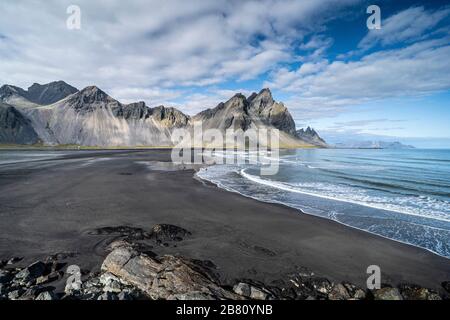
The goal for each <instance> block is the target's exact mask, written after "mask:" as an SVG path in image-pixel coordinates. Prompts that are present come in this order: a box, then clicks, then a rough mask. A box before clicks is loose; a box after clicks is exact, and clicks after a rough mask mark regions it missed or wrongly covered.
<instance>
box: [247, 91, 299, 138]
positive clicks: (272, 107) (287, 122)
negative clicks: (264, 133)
mask: <svg viewBox="0 0 450 320" xmlns="http://www.w3.org/2000/svg"><path fill="white" fill-rule="evenodd" d="M247 102H248V104H249V108H248V109H249V113H250V114H251V116H252V118H253V119H256V121H258V120H259V121H261V122H263V123H265V124H267V125H269V126H273V127H275V128H277V129H278V130H281V131H283V132H286V133H288V134H290V135H293V136H295V135H296V132H295V122H294V119H293V118H292V116H291V114H290V113H289V111H288V109H287V108H286V107H285V106H284V104H283V103H281V102H275V101H274V100H273V97H272V93H271V92H270V89H268V88H266V89H263V90H261V92H259V94H256V93H253V94H252V95H251V96H250V97H249V98H248V99H247Z"/></svg>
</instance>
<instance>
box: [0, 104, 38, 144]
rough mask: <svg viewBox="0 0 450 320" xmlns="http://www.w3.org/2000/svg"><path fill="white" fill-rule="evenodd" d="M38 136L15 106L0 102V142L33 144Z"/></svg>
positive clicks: (36, 141) (29, 122)
mask: <svg viewBox="0 0 450 320" xmlns="http://www.w3.org/2000/svg"><path fill="white" fill-rule="evenodd" d="M38 142H40V139H39V136H38V135H37V133H36V131H35V130H34V129H33V126H32V125H31V121H30V120H28V119H26V118H25V117H24V116H23V115H22V114H21V113H20V112H19V111H18V110H17V109H16V108H14V107H13V106H10V105H8V104H5V103H0V143H1V144H35V143H38Z"/></svg>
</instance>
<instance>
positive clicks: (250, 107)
mask: <svg viewBox="0 0 450 320" xmlns="http://www.w3.org/2000/svg"><path fill="white" fill-rule="evenodd" d="M192 120H193V125H196V124H200V123H201V125H202V128H203V130H207V129H218V130H219V131H220V132H221V133H222V134H223V135H224V136H225V133H226V131H227V130H230V129H231V130H234V131H238V132H239V134H238V135H237V136H238V139H241V141H245V140H244V139H245V136H248V134H247V133H248V132H249V131H248V130H249V129H254V130H258V129H273V128H276V129H279V130H280V132H279V133H280V139H279V144H280V147H282V148H296V147H305V146H310V144H308V143H307V142H305V141H303V140H301V139H299V138H298V137H297V136H296V135H295V122H294V120H293V119H292V116H291V115H290V113H289V111H288V110H287V108H286V107H285V106H284V105H283V104H282V103H277V102H275V101H274V100H273V98H272V93H271V92H270V90H269V89H263V90H261V91H260V92H259V93H258V94H257V93H253V94H252V95H251V96H250V97H249V98H246V97H245V96H244V95H242V94H240V93H238V94H236V95H234V96H233V97H232V98H231V99H230V100H228V101H227V102H225V103H220V104H219V105H218V106H217V107H215V108H213V109H207V110H205V111H202V112H200V113H199V114H197V115H196V116H194V117H193V118H192ZM236 134H237V133H236ZM259 142H260V143H262V141H259ZM207 146H208V147H220V145H215V144H214V143H211V144H208V145H207Z"/></svg>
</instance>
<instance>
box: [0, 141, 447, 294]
mask: <svg viewBox="0 0 450 320" xmlns="http://www.w3.org/2000/svg"><path fill="white" fill-rule="evenodd" d="M1 152H2V151H0V157H1ZM167 161H170V151H168V150H148V151H145V150H142V151H103V152H100V151H90V152H88V151H83V152H78V153H73V154H70V155H68V156H64V157H62V158H59V159H55V160H44V161H35V162H23V163H16V164H8V165H0V219H1V223H0V259H8V258H10V257H16V256H20V257H24V260H23V261H22V262H21V263H23V264H24V265H25V264H27V263H29V262H33V261H34V260H36V259H43V258H44V257H46V256H48V255H50V254H55V253H59V252H69V253H73V257H72V258H70V261H71V262H73V263H76V264H78V265H79V266H81V267H82V268H83V269H87V270H96V269H98V268H99V267H100V264H101V262H102V261H103V259H104V257H105V255H106V252H105V247H106V245H107V244H108V243H109V242H110V241H112V239H113V236H107V235H92V234H91V232H92V230H94V229H96V228H100V227H107V226H108V227H114V226H132V227H138V228H143V229H150V228H151V227H152V226H153V225H154V224H158V223H167V224H174V225H177V226H180V227H183V228H185V229H187V230H189V231H191V232H192V236H190V237H189V238H188V239H186V240H184V241H183V242H180V243H179V244H178V245H177V246H176V247H167V248H166V247H157V248H155V252H156V253H158V254H163V253H171V254H180V255H183V256H186V257H190V258H195V259H202V260H211V261H212V262H213V263H214V264H215V265H216V266H217V267H218V270H217V271H218V273H219V274H220V276H221V280H222V282H223V284H232V283H233V282H234V280H235V279H241V278H249V279H254V280H260V281H263V282H265V283H269V282H271V281H273V280H277V279H280V278H283V277H284V276H285V275H286V274H289V273H291V272H294V271H295V270H296V269H298V268H300V267H306V268H308V269H310V270H312V271H314V273H315V274H317V275H321V276H324V277H327V278H329V279H330V280H334V281H349V282H353V283H356V284H359V285H361V286H364V285H365V282H366V279H367V276H368V275H367V274H366V269H367V267H368V266H369V265H374V264H375V265H378V266H380V268H381V271H382V282H384V283H391V284H398V283H402V282H408V283H415V284H418V285H421V286H425V287H429V288H432V289H439V290H440V283H441V282H442V281H445V280H449V279H450V260H449V259H446V258H443V257H439V256H437V255H435V254H433V253H431V252H428V251H426V250H422V249H420V248H416V247H412V246H409V245H405V244H401V243H398V242H394V241H391V240H388V239H385V238H382V237H378V236H375V235H372V234H369V233H366V232H363V231H359V230H356V229H352V228H349V227H346V226H344V225H341V224H338V223H336V222H333V221H330V220H326V219H322V218H318V217H314V216H310V215H306V214H302V213H300V212H299V211H297V210H294V209H291V208H288V207H284V206H282V205H277V204H267V203H261V202H258V201H256V200H253V199H249V198H245V197H243V196H240V195H238V194H234V193H230V192H227V191H224V190H221V189H219V188H217V187H215V186H213V185H211V184H208V183H204V182H202V181H199V180H198V179H195V178H193V176H194V171H193V170H191V169H189V168H186V169H185V170H175V169H176V168H172V167H171V166H170V164H169V165H163V166H160V165H158V164H157V163H156V162H167Z"/></svg>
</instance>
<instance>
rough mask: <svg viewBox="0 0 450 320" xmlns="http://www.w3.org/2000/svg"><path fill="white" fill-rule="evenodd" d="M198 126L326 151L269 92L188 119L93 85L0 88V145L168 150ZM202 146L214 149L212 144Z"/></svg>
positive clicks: (231, 101) (239, 96) (236, 97)
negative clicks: (260, 134)
mask: <svg viewBox="0 0 450 320" xmlns="http://www.w3.org/2000/svg"><path fill="white" fill-rule="evenodd" d="M200 123H201V125H202V128H203V130H206V129H217V130H219V131H220V132H222V133H224V132H225V131H226V130H229V129H232V130H234V132H236V133H239V134H245V132H247V131H248V129H271V128H276V129H279V130H280V147H283V148H296V147H307V146H319V147H326V146H327V144H326V142H325V141H324V140H323V139H322V138H320V137H319V135H318V134H317V132H315V131H314V129H311V128H309V127H308V128H307V129H306V130H303V129H301V130H298V131H297V130H296V127H295V122H294V120H293V119H292V116H291V114H290V113H289V111H288V109H287V108H286V107H285V106H284V104H283V103H281V102H276V101H274V99H273V97H272V94H271V92H270V90H269V89H263V90H261V91H260V92H259V93H253V94H252V95H250V96H249V97H245V96H244V95H242V94H240V93H238V94H236V95H234V96H233V97H232V98H231V99H229V100H228V101H226V102H223V103H220V104H219V105H218V106H217V107H215V108H213V109H207V110H205V111H202V112H200V113H199V114H197V115H195V116H189V115H186V114H184V113H183V112H181V111H179V110H177V109H175V108H172V107H165V106H159V107H154V108H150V107H148V106H147V105H146V104H145V103H144V102H135V103H130V104H123V103H121V102H119V101H117V100H115V99H114V98H112V97H110V96H109V95H108V94H106V93H105V92H104V91H102V90H101V89H99V88H98V87H96V86H89V87H86V88H84V89H82V90H78V89H76V88H75V87H73V86H71V85H69V84H67V83H65V82H63V81H56V82H51V83H48V84H44V85H40V84H37V83H35V84H33V85H32V86H31V87H29V88H28V89H27V90H24V89H22V88H19V87H16V86H12V85H4V86H2V87H1V88H0V128H1V130H0V143H1V144H28V145H32V144H44V145H81V146H98V147H137V146H143V147H162V146H167V147H170V146H173V142H172V140H171V134H172V133H173V132H174V130H175V129H177V128H184V129H187V130H190V131H193V128H195V126H196V125H199V124H200ZM188 132H189V131H188ZM203 146H204V147H218V146H217V145H214V143H213V142H211V143H210V144H208V145H204V144H203Z"/></svg>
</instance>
